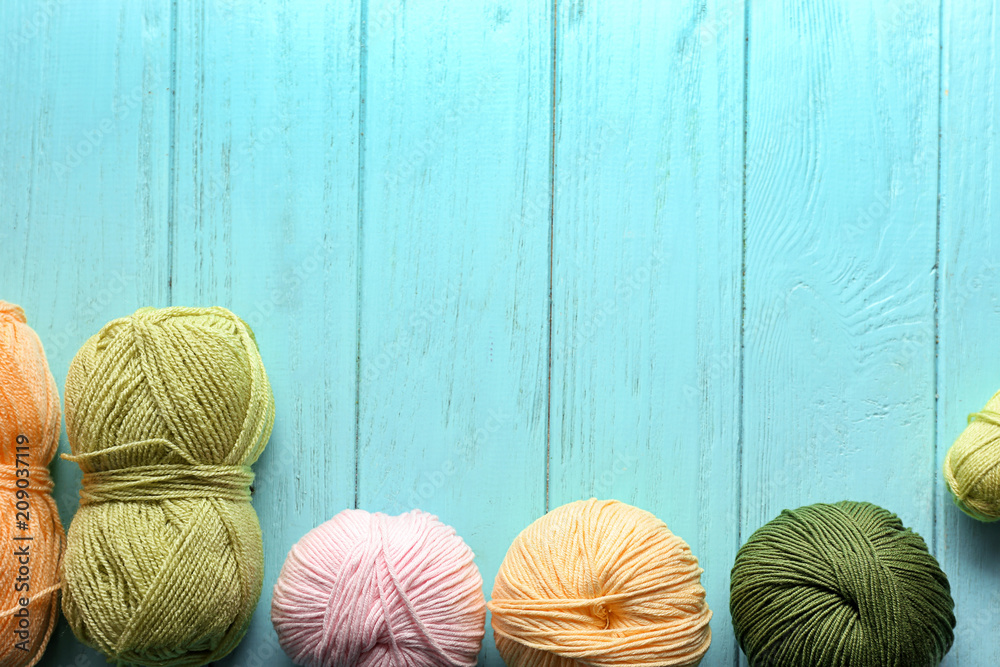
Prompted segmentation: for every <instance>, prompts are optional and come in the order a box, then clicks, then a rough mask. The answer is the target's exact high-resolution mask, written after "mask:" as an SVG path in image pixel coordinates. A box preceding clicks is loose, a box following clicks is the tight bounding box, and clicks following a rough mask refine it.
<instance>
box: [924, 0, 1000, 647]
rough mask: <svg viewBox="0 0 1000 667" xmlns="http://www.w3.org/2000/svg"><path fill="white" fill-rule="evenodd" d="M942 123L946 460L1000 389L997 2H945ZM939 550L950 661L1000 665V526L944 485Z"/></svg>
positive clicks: (942, 432)
mask: <svg viewBox="0 0 1000 667" xmlns="http://www.w3.org/2000/svg"><path fill="white" fill-rule="evenodd" d="M945 8H946V12H945V14H944V25H943V44H944V50H943V57H944V79H943V81H942V84H941V85H942V91H941V92H942V107H941V112H942V123H941V233H940V244H941V247H940V267H941V268H940V271H941V274H940V282H939V288H938V291H939V295H938V300H939V304H940V305H939V312H938V321H939V330H940V348H939V355H938V386H937V391H938V397H939V398H938V412H937V415H938V420H937V442H938V464H939V465H942V464H943V461H944V456H945V453H946V452H947V451H948V448H949V447H950V446H951V444H952V442H954V440H955V438H957V437H958V435H959V434H960V433H961V432H962V430H963V429H964V428H965V426H966V417H967V415H968V414H969V413H970V412H976V411H978V410H980V409H981V408H982V407H983V405H984V404H985V403H986V401H987V400H988V399H989V397H990V396H992V395H993V393H994V392H996V391H997V390H998V389H1000V360H998V358H997V355H996V354H995V352H994V345H993V341H994V340H995V338H996V335H995V333H994V332H995V331H997V328H998V327H1000V256H998V255H997V250H998V248H1000V227H998V226H997V219H998V215H1000V209H998V208H997V206H996V202H997V200H998V196H1000V175H998V173H997V166H996V165H997V160H998V159H1000V144H998V143H997V139H996V135H995V131H994V128H995V127H996V125H997V122H998V121H1000V108H998V105H997V94H998V92H1000V79H998V77H997V71H996V66H995V64H996V62H997V57H998V55H1000V42H998V41H997V23H998V21H1000V14H998V7H997V5H996V3H994V2H983V1H977V2H964V3H963V2H957V1H954V0H953V1H952V2H950V3H948V4H946V6H945ZM938 491H939V493H938V505H939V509H938V557H939V558H940V559H941V561H942V564H943V565H944V568H945V570H946V571H947V572H948V575H949V577H950V578H951V586H952V594H953V596H954V597H955V603H956V615H957V617H958V627H957V629H956V641H955V648H954V650H953V651H952V652H951V654H950V655H949V657H948V658H947V660H946V661H945V663H944V664H945V665H949V666H950V665H954V666H961V667H974V666H977V665H996V664H1000V641H998V640H997V637H996V628H997V627H998V626H1000V568H998V567H997V554H1000V526H997V525H996V524H982V523H979V522H976V521H974V520H972V519H970V518H969V517H967V516H966V515H965V514H963V513H962V512H961V511H959V509H958V508H957V507H956V506H955V505H954V503H953V502H952V499H951V494H950V493H948V490H947V485H946V484H945V483H944V482H943V480H942V481H941V483H940V484H939V485H938Z"/></svg>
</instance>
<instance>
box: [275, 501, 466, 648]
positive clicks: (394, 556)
mask: <svg viewBox="0 0 1000 667" xmlns="http://www.w3.org/2000/svg"><path fill="white" fill-rule="evenodd" d="M472 558H473V554H472V550H471V549H469V547H468V546H466V544H465V542H463V541H462V538H460V537H459V536H458V535H456V534H455V529H454V528H452V527H450V526H446V525H445V524H443V523H441V522H440V521H438V518H437V517H436V516H433V515H431V514H428V513H426V512H421V511H420V510H413V511H411V512H407V513H406V514H401V515H399V516H387V515H385V514H382V513H376V514H369V513H368V512H365V511H364V510H344V511H343V512H341V513H340V514H338V515H337V516H335V517H333V518H332V519H330V520H329V521H327V522H326V523H324V524H323V525H321V526H319V527H317V528H314V529H313V530H311V531H310V532H309V533H308V534H306V536H305V537H303V538H302V539H301V540H299V542H298V543H297V544H296V545H295V546H294V547H292V550H291V552H290V553H289V554H288V558H287V559H286V560H285V565H284V567H282V569H281V575H280V576H279V577H278V583H277V584H276V585H275V587H274V598H273V600H272V601H271V622H272V623H274V629H275V630H276V631H277V633H278V641H279V642H280V643H281V647H282V648H283V649H284V650H285V653H287V654H288V656H289V657H290V658H291V659H292V660H293V661H294V662H295V663H296V664H299V665H305V666H306V667H332V666H337V667H369V666H370V667H376V666H377V667H404V666H405V667H420V666H423V665H426V666H427V667H431V666H436V665H455V666H459V665H465V666H467V667H472V665H475V664H476V656H477V655H478V653H479V647H480V645H481V644H482V641H483V634H484V632H485V629H486V600H485V599H484V597H483V579H482V577H481V576H480V574H479V569H478V568H477V567H476V565H475V563H473V560H472Z"/></svg>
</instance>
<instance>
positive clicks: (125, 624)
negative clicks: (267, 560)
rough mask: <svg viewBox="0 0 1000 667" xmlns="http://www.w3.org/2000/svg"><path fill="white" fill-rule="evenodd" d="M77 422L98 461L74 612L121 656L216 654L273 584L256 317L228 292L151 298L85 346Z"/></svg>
mask: <svg viewBox="0 0 1000 667" xmlns="http://www.w3.org/2000/svg"><path fill="white" fill-rule="evenodd" d="M65 397H66V429H67V431H68V434H69V441H70V446H71V447H72V450H73V456H71V457H66V458H68V459H70V460H73V461H76V462H77V463H78V464H79V465H80V467H81V468H82V469H83V473H84V475H83V490H82V491H81V493H80V499H81V502H80V509H79V511H78V512H77V513H76V516H75V517H74V518H73V522H72V524H71V526H70V529H69V533H68V536H67V548H66V556H65V560H64V562H63V582H64V583H63V612H64V613H65V615H66V618H67V619H68V620H69V624H70V626H71V627H72V629H73V632H74V633H75V634H76V636H77V638H78V639H80V641H82V642H84V643H86V644H88V645H90V646H93V647H95V648H97V649H98V650H100V651H101V652H103V653H104V654H105V655H107V656H108V658H109V659H110V660H112V661H116V662H117V663H118V664H119V665H132V664H138V665H157V666H167V665H171V666H173V665H190V666H196V665H204V664H206V663H209V662H211V661H213V660H218V659H220V658H222V657H223V656H225V655H226V654H228V653H229V652H230V651H232V650H233V649H234V648H235V647H236V645H237V644H238V643H239V641H240V640H241V639H242V637H243V635H244V634H245V633H246V630H247V627H248V625H249V622H250V617H251V615H252V614H253V610H254V608H255V606H256V604H257V600H258V598H259V597H260V591H261V585H262V581H263V548H262V543H261V532H260V524H259V523H258V520H257V514H256V512H254V509H253V507H252V506H251V505H250V483H251V482H252V480H253V473H252V472H251V470H250V465H251V464H253V463H254V462H255V461H256V460H257V458H258V457H259V456H260V454H261V452H262V451H263V449H264V446H265V445H266V443H267V439H268V437H269V436H270V433H271V426H272V424H273V422H274V400H273V398H272V396H271V387H270V384H269V383H268V380H267V375H266V373H265V371H264V365H263V363H262V362H261V358H260V354H259V353H258V350H257V343H256V340H255V339H254V336H253V333H252V332H251V331H250V328H249V327H248V326H247V325H246V323H244V322H243V321H242V320H241V319H240V318H238V317H237V316H236V315H234V314H233V313H231V312H229V311H228V310H226V309H224V308H164V309H161V310H154V309H151V308H143V309H140V310H138V311H136V313H135V314H133V315H132V316H130V317H126V318H122V319H118V320H114V321H112V322H110V323H108V324H107V325H106V326H105V327H104V328H103V329H101V331H100V333H98V334H97V335H96V336H94V337H92V338H91V339H90V340H88V341H87V342H86V343H85V344H84V346H83V347H82V348H81V349H80V351H79V352H78V353H77V355H76V357H75V358H74V359H73V363H72V365H71V367H70V370H69V375H68V377H67V379H66V391H65Z"/></svg>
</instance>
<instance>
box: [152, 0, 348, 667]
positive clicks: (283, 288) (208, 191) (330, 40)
mask: <svg viewBox="0 0 1000 667" xmlns="http://www.w3.org/2000/svg"><path fill="white" fill-rule="evenodd" d="M182 9H183V11H181V12H180V13H179V15H178V17H177V40H178V44H177V47H176V53H177V62H176V68H177V99H176V110H175V114H176V118H177V121H176V126H175V131H174V137H173V140H174V143H175V151H176V155H177V158H176V165H177V166H176V173H175V178H174V181H173V183H172V184H171V186H172V187H173V188H174V212H175V221H174V222H175V226H174V230H173V239H172V244H173V245H172V247H173V253H172V261H173V266H172V269H173V272H172V275H173V286H172V294H171V296H172V301H173V303H174V304H177V305H222V306H226V307H228V308H231V309H232V310H233V311H234V312H236V313H237V314H239V315H240V316H241V317H243V318H244V319H245V320H246V321H247V322H248V323H249V324H250V325H251V327H252V328H253V329H254V332H255V334H256V337H257V341H258V344H259V346H260V349H261V356H262V357H263V358H264V361H265V364H266V365H267V370H268V376H269V379H270V381H271V385H272V388H273V391H274V400H275V405H276V409H277V417H276V419H275V426H274V432H273V434H272V436H271V440H270V442H269V444H268V447H267V449H266V450H265V452H264V454H263V455H262V456H261V459H260V461H259V462H258V464H257V465H256V466H255V469H256V473H257V479H256V481H255V484H254V488H255V495H254V501H253V503H254V506H255V508H256V509H257V512H258V514H259V516H260V522H261V527H262V529H263V533H264V544H265V561H266V571H265V578H264V592H263V594H262V596H261V600H260V603H259V605H258V608H257V613H256V614H255V615H254V618H253V625H252V628H251V631H250V634H249V636H248V638H247V639H246V640H245V641H244V642H243V644H242V645H241V646H240V647H239V648H238V649H237V650H236V651H235V652H234V653H233V654H232V655H231V656H230V657H229V658H227V659H226V660H225V661H223V663H222V664H227V665H245V664H246V665H249V664H266V665H276V664H291V663H290V661H288V659H287V658H286V657H285V655H284V653H282V651H281V649H280V647H279V646H278V645H277V636H276V635H275V633H274V630H273V628H272V626H271V622H270V604H271V589H272V588H273V586H274V582H275V580H276V579H277V576H278V572H279V571H280V568H281V565H282V563H283V562H284V559H285V556H286V554H287V553H288V550H289V549H290V548H291V546H292V545H293V544H294V543H295V542H296V541H297V540H298V539H299V538H300V537H301V536H302V535H304V534H305V533H306V532H307V531H309V530H310V529H312V528H313V527H315V526H317V525H319V524H320V523H322V522H323V521H326V520H327V519H329V518H330V517H331V516H332V515H333V514H335V513H336V512H338V511H339V510H341V509H343V508H345V507H349V506H351V505H352V504H353V502H354V442H355V431H354V428H355V423H354V412H355V400H356V391H355V389H356V388H355V365H356V364H355V358H356V349H357V339H356V336H357V321H356V319H355V312H356V296H357V283H356V276H357V261H358V258H357V202H358V192H357V187H358V177H357V155H358V107H359V105H360V100H359V83H358V82H359V74H360V57H359V53H360V49H359V36H358V35H359V24H360V6H359V4H358V3H357V2H346V3H336V4H331V5H329V6H327V7H325V8H324V7H321V6H318V5H314V4H302V3H296V2H270V3H261V4H258V5H255V6H254V7H253V8H252V9H250V8H248V7H246V6H243V5H242V4H239V3H229V2H223V1H222V0H216V1H209V2H205V3H190V4H184V5H182ZM251 45H252V48H248V47H250V46H251Z"/></svg>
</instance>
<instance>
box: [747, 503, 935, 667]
mask: <svg viewBox="0 0 1000 667" xmlns="http://www.w3.org/2000/svg"><path fill="white" fill-rule="evenodd" d="M729 607H730V611H731V612H732V616H733V629H734V631H735V632H736V639H737V640H738V641H739V643H740V647H741V648H742V649H743V652H744V653H746V655H747V659H748V660H749V661H750V665H751V666H752V667H763V666H764V665H767V666H768V667H925V666H932V665H938V664H939V663H940V662H941V660H942V659H943V658H944V656H945V654H946V653H947V652H948V650H949V649H950V648H951V645H952V642H953V641H954V628H955V615H954V613H953V610H954V608H955V603H954V601H953V600H952V598H951V589H950V587H949V585H948V578H947V576H945V574H944V572H942V571H941V567H940V566H939V565H938V562H937V560H936V559H935V558H934V556H932V555H931V554H930V553H929V552H928V551H927V545H926V544H925V543H924V540H923V539H922V538H921V537H920V536H919V535H917V534H916V533H914V532H913V531H911V530H909V529H908V528H904V527H903V523H902V521H900V520H899V517H897V516H896V515H895V514H893V513H892V512H889V511H888V510H884V509H882V508H881V507H878V506H877V505H872V504H870V503H857V502H847V501H844V502H839V503H835V504H833V505H827V504H817V505H809V506H807V507H800V508H799V509H796V510H785V511H783V512H782V513H781V515H780V516H778V517H777V518H776V519H774V520H773V521H771V522H770V523H768V524H767V525H765V526H763V527H762V528H760V529H759V530H758V531H757V532H755V533H754V534H753V535H752V536H751V537H750V539H749V540H747V542H746V544H744V545H743V546H742V547H741V548H740V550H739V553H738V554H737V555H736V564H735V565H734V566H733V571H732V578H731V583H730V600H729Z"/></svg>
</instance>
